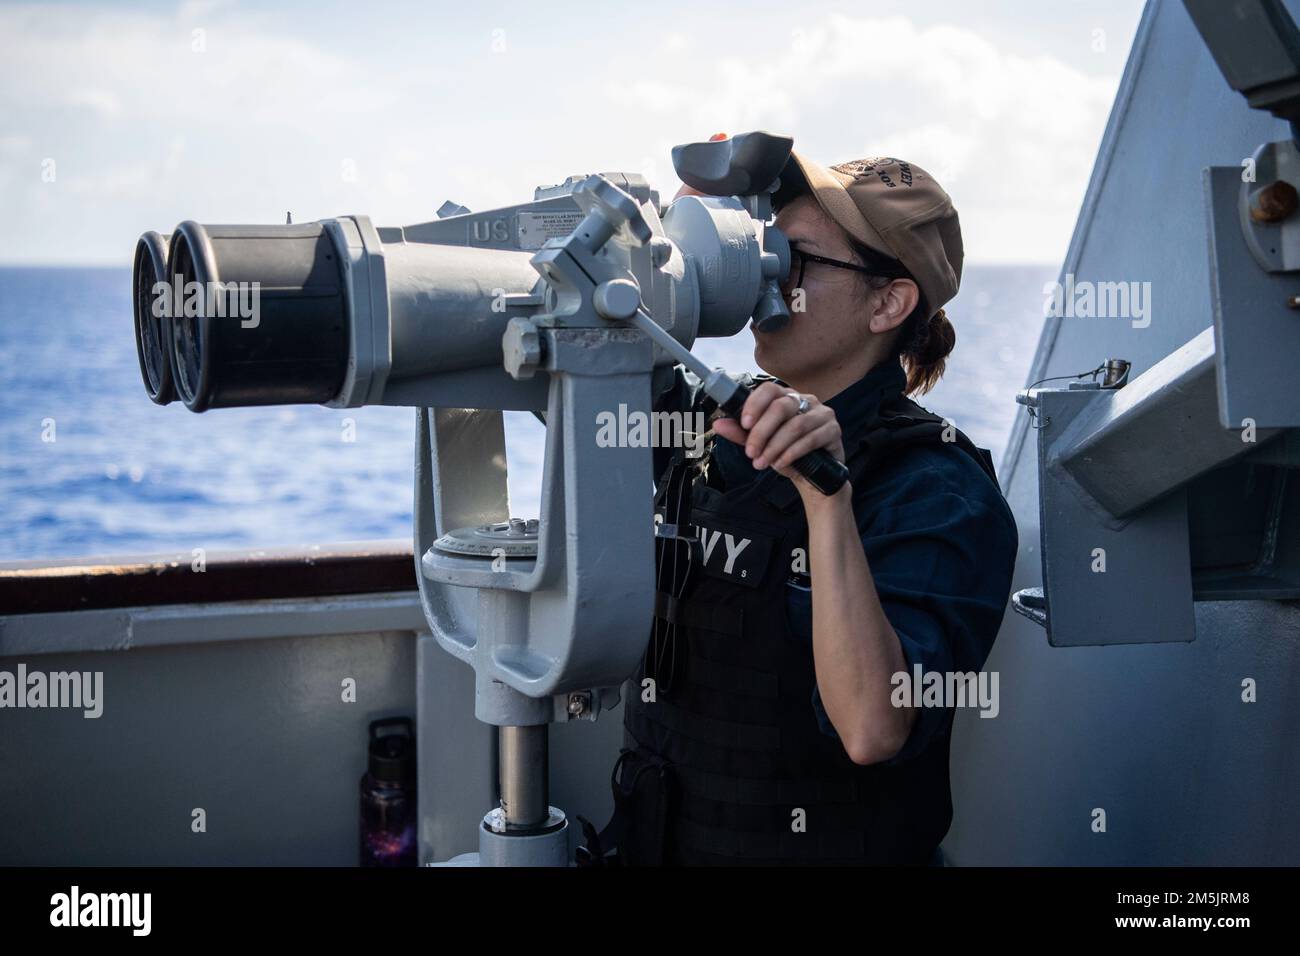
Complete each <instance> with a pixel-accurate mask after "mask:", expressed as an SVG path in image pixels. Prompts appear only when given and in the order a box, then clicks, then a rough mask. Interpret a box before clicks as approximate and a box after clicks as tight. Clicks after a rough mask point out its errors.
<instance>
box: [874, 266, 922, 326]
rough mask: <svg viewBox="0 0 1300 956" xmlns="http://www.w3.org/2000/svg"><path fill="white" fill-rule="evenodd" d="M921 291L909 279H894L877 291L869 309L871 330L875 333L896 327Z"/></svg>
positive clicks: (909, 311) (910, 310)
mask: <svg viewBox="0 0 1300 956" xmlns="http://www.w3.org/2000/svg"><path fill="white" fill-rule="evenodd" d="M920 299H921V291H920V290H919V289H918V288H917V287H916V283H915V282H913V281H912V280H911V279H894V280H893V281H892V282H890V283H889V285H887V286H885V287H884V288H883V289H881V290H880V291H879V293H878V294H877V296H876V303H875V307H874V308H873V309H872V310H871V322H870V328H871V331H872V332H874V333H876V334H877V335H879V334H881V333H882V332H889V331H892V330H893V329H896V328H898V327H899V326H900V325H902V324H903V322H904V321H905V320H906V319H907V317H908V316H909V315H911V314H912V310H913V309H915V308H916V303H917V302H919V301H920Z"/></svg>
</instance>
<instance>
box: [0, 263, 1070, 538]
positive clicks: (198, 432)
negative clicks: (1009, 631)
mask: <svg viewBox="0 0 1300 956" xmlns="http://www.w3.org/2000/svg"><path fill="white" fill-rule="evenodd" d="M1055 273H1056V270H1055V268H1053V267H1050V266H997V267H992V266H985V267H980V266H968V267H967V269H966V270H965V276H964V280H963V285H962V291H961V294H960V295H959V296H958V298H957V299H956V300H955V301H954V302H953V303H952V304H951V305H950V306H949V307H948V314H949V316H950V317H951V318H952V320H953V323H954V325H955V326H956V328H957V349H956V351H955V352H954V353H953V356H952V358H951V359H950V361H949V370H948V372H947V374H946V375H945V377H944V380H943V382H942V383H941V384H940V385H939V387H938V388H936V389H935V391H933V392H932V393H931V394H930V395H928V396H926V398H925V399H923V402H922V403H923V404H924V405H926V406H927V407H928V408H931V409H932V410H934V411H936V412H938V413H940V414H943V415H946V416H948V417H950V418H951V419H952V420H953V421H954V422H955V423H956V424H957V425H958V427H960V428H962V429H963V430H964V431H966V432H967V434H969V435H970V436H971V437H972V438H974V439H975V441H976V442H977V443H980V444H983V445H985V446H986V447H988V448H990V449H992V450H993V452H994V456H995V460H998V458H999V456H1000V455H1001V451H1002V448H1003V446H1004V445H1005V443H1006V439H1007V436H1008V434H1009V431H1010V428H1011V423H1012V420H1013V418H1014V417H1015V415H1016V414H1023V410H1021V409H1020V408H1019V406H1017V405H1016V404H1015V393H1016V391H1017V390H1018V389H1019V388H1021V387H1022V386H1023V384H1024V381H1025V375H1026V374H1027V372H1028V369H1029V363H1030V361H1031V359H1032V358H1033V353H1034V349H1035V347H1036V345H1037V341H1038V333H1039V330H1040V327H1041V325H1042V321H1043V319H1042V315H1043V293H1042V288H1043V284H1044V283H1045V282H1048V281H1051V280H1052V279H1054V278H1055V277H1056V275H1055ZM695 351H696V353H697V354H698V355H700V356H701V357H702V358H703V359H704V360H705V361H706V362H708V363H709V364H710V365H714V366H718V365H720V366H723V367H725V368H728V369H731V370H734V371H753V370H755V367H754V364H753V358H752V339H751V337H750V334H749V333H748V332H747V331H746V332H742V333H741V334H739V335H737V336H734V337H733V338H731V339H706V340H702V341H701V342H699V343H697V345H696V348H695ZM506 432H507V456H508V459H509V468H510V472H509V476H510V493H511V505H512V511H513V512H514V513H515V514H518V515H525V516H529V515H535V514H536V513H537V498H538V492H539V490H540V484H541V465H542V455H541V449H542V437H543V429H542V426H541V424H540V423H538V422H537V421H536V420H535V419H534V418H532V416H530V415H527V414H523V413H509V414H508V415H507V422H506ZM414 434H415V411H414V410H413V409H409V408H360V409H331V408H323V407H319V406H285V407H272V408H257V409H244V408H239V409H217V410H214V411H210V412H206V413H204V414H202V415H195V414H193V413H191V412H189V411H187V410H186V409H185V408H184V406H183V405H182V404H181V403H179V402H177V403H174V404H172V405H168V406H166V407H160V406H157V405H154V404H153V403H152V402H150V401H149V399H148V397H147V396H146V395H145V392H144V387H143V385H142V384H141V382H140V370H139V364H138V362H137V359H136V353H135V340H134V335H133V330H132V321H131V276H130V271H129V269H53V268H51V269H30V268H0V560H17V559H29V558H42V557H72V556H103V555H128V554H130V555H138V554H148V553H153V552H171V551H181V552H189V551H190V550H191V549H193V548H204V549H206V550H209V551H214V550H224V549H233V548H244V547H270V546H273V547H289V546H297V545H315V544H327V543H335V542H342V541H359V540H370V539H377V538H404V537H407V536H409V535H410V534H411V515H412V468H413V465H412V462H413V447H414ZM348 439H351V440H348Z"/></svg>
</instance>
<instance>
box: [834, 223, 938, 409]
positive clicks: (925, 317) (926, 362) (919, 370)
mask: <svg viewBox="0 0 1300 956" xmlns="http://www.w3.org/2000/svg"><path fill="white" fill-rule="evenodd" d="M849 244H850V245H851V246H852V248H853V252H854V254H855V255H856V256H857V257H858V259H859V260H860V261H861V262H862V264H863V265H864V266H867V267H868V268H870V269H872V270H873V271H872V272H871V273H870V274H866V273H863V274H862V277H863V278H864V279H865V280H866V283H867V286H868V287H869V288H871V289H883V288H884V287H885V286H887V285H889V283H890V282H892V281H893V280H895V279H911V280H912V281H913V282H915V281H916V280H915V279H913V278H912V274H911V273H910V272H909V271H908V270H907V267H906V266H904V265H903V264H902V263H901V262H899V261H898V260H897V259H891V258H888V257H886V256H882V255H881V254H880V253H878V252H876V251H875V250H874V249H870V248H868V247H867V246H864V245H862V243H860V242H857V241H856V240H850V242H849ZM917 289H918V290H919V289H920V285H919V284H918V286H917ZM956 344H957V331H956V330H955V329H954V328H953V327H952V323H951V322H949V321H948V316H947V315H946V314H945V313H944V311H943V309H939V310H938V311H937V312H935V314H934V315H930V309H929V306H928V305H927V304H926V301H925V293H924V292H922V293H921V295H920V297H919V298H918V299H917V300H916V308H914V309H913V310H912V313H911V314H910V315H909V316H908V317H907V318H906V319H904V320H903V324H902V325H900V326H899V328H898V337H897V338H895V339H894V346H895V352H894V354H895V355H897V356H898V357H899V358H901V359H902V360H903V367H904V368H905V369H907V392H908V394H909V395H911V394H916V395H924V394H925V393H926V392H928V391H930V389H932V388H934V387H935V385H937V384H938V383H939V379H940V378H942V377H943V368H944V365H945V364H947V359H948V355H949V354H950V353H951V352H952V349H953V346H954V345H956Z"/></svg>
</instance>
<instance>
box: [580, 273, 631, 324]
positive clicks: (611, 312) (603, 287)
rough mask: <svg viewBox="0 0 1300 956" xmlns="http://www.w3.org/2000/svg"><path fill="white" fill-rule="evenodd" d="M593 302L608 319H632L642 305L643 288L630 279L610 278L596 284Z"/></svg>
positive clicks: (597, 309)
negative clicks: (639, 287)
mask: <svg viewBox="0 0 1300 956" xmlns="http://www.w3.org/2000/svg"><path fill="white" fill-rule="evenodd" d="M591 304H592V305H594V306H595V307H596V311H597V312H599V313H600V314H601V315H603V316H604V317H605V318H607V319H615V320H618V319H630V318H632V316H634V315H636V310H637V308H638V307H639V306H640V305H641V290H640V289H638V288H637V286H636V283H635V282H633V281H632V280H630V279H610V280H608V281H607V282H602V283H601V284H600V285H598V286H596V291H595V292H594V293H593V294H592V297H591Z"/></svg>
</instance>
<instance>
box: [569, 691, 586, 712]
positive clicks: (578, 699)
mask: <svg viewBox="0 0 1300 956" xmlns="http://www.w3.org/2000/svg"><path fill="white" fill-rule="evenodd" d="M590 706H591V695H590V694H587V693H585V692H582V691H578V692H577V693H573V694H570V695H569V716H570V717H581V716H582V715H583V714H585V713H586V712H587V709H588V708H589V707H590Z"/></svg>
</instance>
